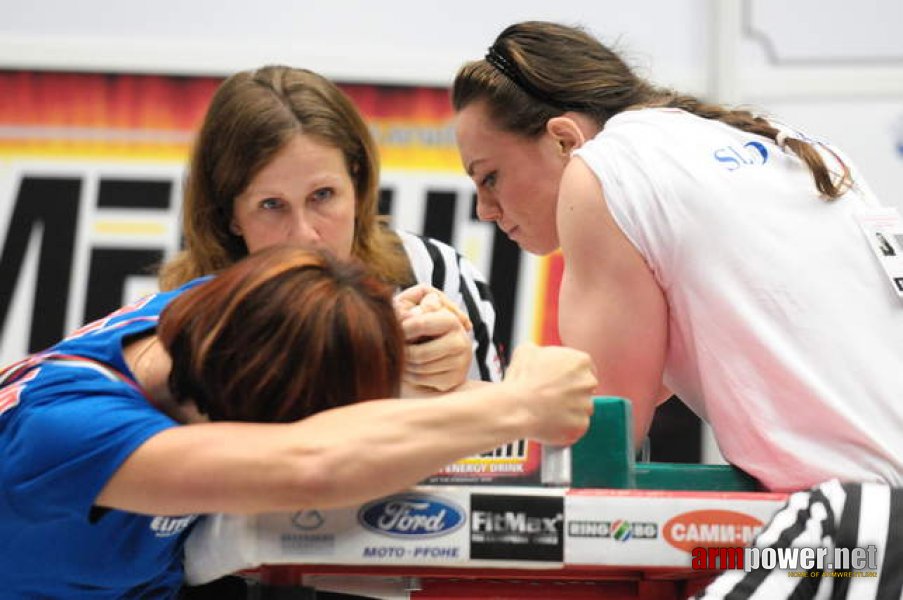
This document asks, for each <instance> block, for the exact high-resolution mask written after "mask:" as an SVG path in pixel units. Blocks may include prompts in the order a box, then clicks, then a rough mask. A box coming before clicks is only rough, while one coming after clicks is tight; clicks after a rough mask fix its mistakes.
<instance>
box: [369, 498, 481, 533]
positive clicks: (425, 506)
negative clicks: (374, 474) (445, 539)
mask: <svg viewBox="0 0 903 600" xmlns="http://www.w3.org/2000/svg"><path fill="white" fill-rule="evenodd" d="M357 518H358V521H360V523H361V525H363V526H364V527H366V528H367V529H369V530H370V531H374V532H376V533H381V534H383V535H388V536H393V537H401V538H418V537H433V536H438V535H445V534H446V533H448V532H450V531H454V530H455V529H457V528H459V527H460V526H461V525H463V524H464V510H463V509H461V508H459V507H458V506H456V505H455V504H453V503H452V502H450V501H448V500H445V499H443V498H438V497H436V496H429V495H426V494H416V493H410V494H401V495H398V496H391V497H389V498H383V499H381V500H377V501H375V502H371V503H370V504H367V505H365V506H364V507H363V508H361V510H360V512H358V515H357Z"/></svg>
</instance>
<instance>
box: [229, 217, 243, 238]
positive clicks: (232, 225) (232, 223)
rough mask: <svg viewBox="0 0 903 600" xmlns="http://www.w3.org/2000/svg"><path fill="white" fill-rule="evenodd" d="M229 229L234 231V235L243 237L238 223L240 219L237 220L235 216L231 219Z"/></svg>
mask: <svg viewBox="0 0 903 600" xmlns="http://www.w3.org/2000/svg"><path fill="white" fill-rule="evenodd" d="M229 231H231V232H232V235H237V236H238V237H241V227H240V226H239V225H238V221H236V220H235V217H232V218H231V219H229Z"/></svg>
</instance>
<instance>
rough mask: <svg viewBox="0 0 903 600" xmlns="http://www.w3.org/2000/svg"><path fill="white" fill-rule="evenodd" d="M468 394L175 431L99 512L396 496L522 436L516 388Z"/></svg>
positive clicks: (104, 497) (161, 437)
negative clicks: (464, 459) (452, 465)
mask: <svg viewBox="0 0 903 600" xmlns="http://www.w3.org/2000/svg"><path fill="white" fill-rule="evenodd" d="M467 387H469V388H471V389H469V390H468V391H466V392H455V393H451V394H447V395H444V396H441V397H437V398H431V399H411V400H374V401H370V402H363V403H359V404H354V405H350V406H346V407H343V408H338V409H334V410H329V411H325V412H322V413H319V414H317V415H314V416H313V417H310V418H308V419H305V420H303V421H299V422H297V423H291V424H282V425H277V424H252V423H206V424H200V425H188V426H183V427H175V428H173V429H170V430H167V431H164V432H162V433H159V434H157V435H156V436H154V437H153V438H151V439H150V440H148V441H147V442H145V443H144V444H143V445H142V446H141V447H140V448H139V449H138V450H137V451H136V452H135V453H134V454H133V455H132V456H131V457H129V459H128V460H127V461H126V462H125V463H124V464H123V466H122V467H121V468H120V469H119V471H117V473H116V474H115V475H114V476H113V477H112V478H111V479H110V481H109V482H108V483H107V486H106V487H105V488H104V490H103V491H102V492H101V494H100V495H99V496H98V498H97V504H98V505H101V506H108V507H111V508H119V509H122V510H129V511H132V512H141V513H148V514H157V515H178V514H186V513H194V512H230V513H253V512H266V511H277V510H292V509H298V508H303V507H306V506H308V507H312V506H315V507H319V508H328V507H336V506H343V505H349V504H354V503H357V502H360V501H363V500H366V499H369V498H374V497H378V496H380V495H384V494H387V493H391V492H394V491H396V490H399V489H402V488H404V487H407V486H410V485H413V484H415V483H416V482H418V481H420V480H421V479H423V478H425V477H427V476H428V475H430V474H431V473H434V472H435V471H438V470H439V469H440V468H442V467H443V466H445V465H446V464H448V463H450V462H453V461H454V460H456V459H458V458H460V457H462V456H466V455H469V454H473V453H476V452H480V451H483V450H487V449H489V448H492V447H494V446H496V445H498V444H500V443H503V442H506V441H509V440H512V439H516V438H519V437H524V435H525V431H526V424H527V422H528V420H529V419H530V416H529V415H528V414H527V413H526V411H525V410H524V409H523V408H522V406H521V405H520V404H519V403H518V402H517V401H516V398H515V397H514V395H515V393H514V392H513V391H512V390H511V389H510V387H511V386H509V385H506V384H497V385H491V386H490V385H481V382H474V383H473V384H472V385H468V386H467ZM515 389H518V388H515Z"/></svg>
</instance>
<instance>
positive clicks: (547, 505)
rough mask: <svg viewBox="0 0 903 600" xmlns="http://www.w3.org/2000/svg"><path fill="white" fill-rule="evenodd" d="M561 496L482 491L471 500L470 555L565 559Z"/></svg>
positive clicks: (496, 558)
mask: <svg viewBox="0 0 903 600" xmlns="http://www.w3.org/2000/svg"><path fill="white" fill-rule="evenodd" d="M564 510H565V509H564V498H563V497H562V496H561V492H560V491H559V492H557V493H556V492H555V491H554V490H553V491H551V492H550V494H549V495H525V494H489V493H486V494H482V493H475V494H473V495H472V496H471V499H470V557H471V558H472V559H475V560H503V561H504V560H529V561H542V562H551V563H560V562H562V561H563V559H564V531H563V528H564Z"/></svg>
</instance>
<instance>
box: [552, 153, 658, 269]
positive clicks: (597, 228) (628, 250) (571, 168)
mask: <svg viewBox="0 0 903 600" xmlns="http://www.w3.org/2000/svg"><path fill="white" fill-rule="evenodd" d="M557 216H558V234H559V241H560V243H561V249H562V252H564V256H565V262H566V263H567V267H568V268H569V269H571V270H572V273H573V274H580V272H581V271H582V270H583V269H584V268H587V269H591V270H592V272H593V273H594V274H595V275H596V276H600V275H602V274H604V273H605V272H606V271H609V270H612V271H613V272H614V273H618V274H620V275H621V276H623V275H624V274H625V273H624V272H623V271H624V270H625V269H626V270H628V271H638V272H642V271H648V268H647V266H646V262H645V260H644V259H643V258H642V256H641V255H640V253H639V251H638V250H637V249H636V248H635V247H634V246H633V244H632V243H631V242H630V240H629V239H628V238H627V236H626V235H625V234H624V232H623V231H621V229H620V227H618V224H617V223H616V222H615V220H614V218H613V217H612V215H611V213H610V212H609V209H608V204H607V203H606V201H605V191H604V189H603V187H602V184H601V183H600V182H599V179H598V178H597V177H596V175H595V173H593V172H592V170H591V169H590V168H589V166H587V164H586V163H585V162H583V160H581V159H580V158H579V157H577V158H574V159H572V160H571V161H570V162H569V163H568V165H567V167H566V168H565V171H564V175H563V176H562V180H561V186H560V188H559V198H558V214H557Z"/></svg>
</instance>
